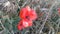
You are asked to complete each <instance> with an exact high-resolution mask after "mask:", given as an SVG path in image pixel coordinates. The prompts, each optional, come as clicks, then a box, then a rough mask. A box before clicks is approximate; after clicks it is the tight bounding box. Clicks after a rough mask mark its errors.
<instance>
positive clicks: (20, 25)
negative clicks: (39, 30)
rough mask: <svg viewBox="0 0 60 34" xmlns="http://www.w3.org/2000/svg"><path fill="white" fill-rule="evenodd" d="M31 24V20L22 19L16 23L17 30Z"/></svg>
mask: <svg viewBox="0 0 60 34" xmlns="http://www.w3.org/2000/svg"><path fill="white" fill-rule="evenodd" d="M30 26H32V21H31V20H27V19H22V20H20V22H19V23H18V25H17V28H18V30H22V29H23V28H26V27H30Z"/></svg>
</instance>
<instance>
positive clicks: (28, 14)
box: [19, 6, 37, 20]
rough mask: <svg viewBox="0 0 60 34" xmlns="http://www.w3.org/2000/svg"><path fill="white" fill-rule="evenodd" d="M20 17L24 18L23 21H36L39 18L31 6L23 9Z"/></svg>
mask: <svg viewBox="0 0 60 34" xmlns="http://www.w3.org/2000/svg"><path fill="white" fill-rule="evenodd" d="M19 17H20V18H22V19H26V18H27V19H31V20H35V19H36V18H37V14H36V12H35V11H34V10H33V9H31V8H30V7H29V6H26V7H25V8H22V9H21V10H20V15H19Z"/></svg>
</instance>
